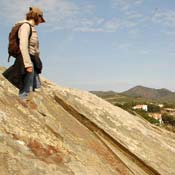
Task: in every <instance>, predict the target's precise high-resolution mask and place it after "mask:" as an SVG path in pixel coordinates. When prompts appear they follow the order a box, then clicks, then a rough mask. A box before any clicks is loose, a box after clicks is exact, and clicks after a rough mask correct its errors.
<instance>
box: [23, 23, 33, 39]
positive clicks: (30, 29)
mask: <svg viewBox="0 0 175 175" xmlns="http://www.w3.org/2000/svg"><path fill="white" fill-rule="evenodd" d="M25 23H27V24H29V26H30V34H29V39H30V37H31V36H32V25H31V24H30V23H29V22H23V23H22V24H21V25H23V24H25Z"/></svg>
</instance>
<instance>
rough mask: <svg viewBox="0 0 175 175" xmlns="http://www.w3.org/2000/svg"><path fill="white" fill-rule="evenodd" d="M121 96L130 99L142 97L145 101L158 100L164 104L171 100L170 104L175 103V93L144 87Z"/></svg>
mask: <svg viewBox="0 0 175 175" xmlns="http://www.w3.org/2000/svg"><path fill="white" fill-rule="evenodd" d="M121 94H123V95H127V96H130V97H137V98H139V97H140V98H144V99H151V100H158V101H162V102H166V101H167V99H169V101H170V102H173V103H174V102H175V93H174V92H171V91H170V90H167V89H163V88H162V89H154V88H148V87H144V86H136V87H133V88H131V89H129V90H127V91H125V92H123V93H121Z"/></svg>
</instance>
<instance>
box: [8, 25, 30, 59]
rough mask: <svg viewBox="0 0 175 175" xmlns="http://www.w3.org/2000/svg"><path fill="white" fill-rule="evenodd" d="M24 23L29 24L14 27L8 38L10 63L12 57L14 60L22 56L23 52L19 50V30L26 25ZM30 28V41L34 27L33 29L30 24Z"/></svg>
mask: <svg viewBox="0 0 175 175" xmlns="http://www.w3.org/2000/svg"><path fill="white" fill-rule="evenodd" d="M24 23H27V24H29V23H28V22H23V23H18V24H15V25H14V26H13V27H12V29H11V32H10V33H9V37H8V39H9V44H8V54H9V57H8V62H9V61H10V57H11V56H12V57H14V58H17V57H18V56H19V55H20V54H21V51H20V48H19V38H18V31H19V28H20V27H21V25H22V24H24ZM29 26H30V35H29V39H30V37H31V35H32V27H31V24H29Z"/></svg>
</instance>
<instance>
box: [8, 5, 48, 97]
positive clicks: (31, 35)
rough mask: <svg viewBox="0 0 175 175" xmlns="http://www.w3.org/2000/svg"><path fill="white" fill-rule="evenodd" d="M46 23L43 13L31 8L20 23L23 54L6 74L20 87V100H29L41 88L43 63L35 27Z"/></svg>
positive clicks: (20, 46)
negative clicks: (31, 93)
mask: <svg viewBox="0 0 175 175" xmlns="http://www.w3.org/2000/svg"><path fill="white" fill-rule="evenodd" d="M44 22H45V19H44V18H43V11H42V10H41V9H39V8H37V7H29V12H28V13H27V14H26V19H25V20H23V21H19V22H18V23H22V25H21V26H20V28H19V30H18V38H19V48H20V51H21V54H20V55H19V56H18V57H17V58H16V60H15V63H14V65H13V66H12V68H11V69H9V70H8V71H7V73H6V74H7V77H8V78H9V79H11V80H13V82H14V83H13V84H16V85H15V86H16V87H18V89H19V97H20V99H27V98H28V96H29V94H30V92H31V91H35V90H36V89H38V88H40V87H41V82H40V78H39V74H40V73H41V71H42V62H41V60H40V51H39V40H38V34H37V30H36V28H35V26H38V25H39V24H41V23H44Z"/></svg>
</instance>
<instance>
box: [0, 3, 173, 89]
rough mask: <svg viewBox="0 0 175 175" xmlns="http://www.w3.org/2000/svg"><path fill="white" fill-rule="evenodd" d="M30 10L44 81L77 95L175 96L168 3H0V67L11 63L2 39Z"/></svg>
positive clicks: (171, 12)
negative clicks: (39, 19) (138, 89)
mask: <svg viewBox="0 0 175 175" xmlns="http://www.w3.org/2000/svg"><path fill="white" fill-rule="evenodd" d="M30 6H36V7H39V8H41V9H42V10H43V11H44V18H45V20H46V23H44V24H41V25H39V26H37V27H36V29H37V31H38V35H39V40H40V52H41V54H40V57H41V59H42V61H43V65H44V69H43V73H42V76H44V77H46V78H47V79H49V80H51V81H53V82H55V83H57V84H58V85H60V86H64V87H70V88H78V89H82V90H103V91H108V90H113V91H116V92H122V91H125V90H128V89H129V88H132V87H134V86H137V85H142V86H146V87H150V88H156V89H158V88H167V89H169V90H171V91H175V1H174V0H166V1H165V0H18V1H16V0H8V1H7V0H1V1H0V7H1V10H0V41H1V42H0V66H5V67H9V66H10V65H12V64H13V58H12V59H11V61H10V63H8V62H7V58H8V53H7V46H8V34H9V32H10V30H11V27H12V26H13V25H14V24H15V23H16V22H17V21H20V20H22V19H24V18H25V14H26V13H27V12H28V8H29V7H30Z"/></svg>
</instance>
